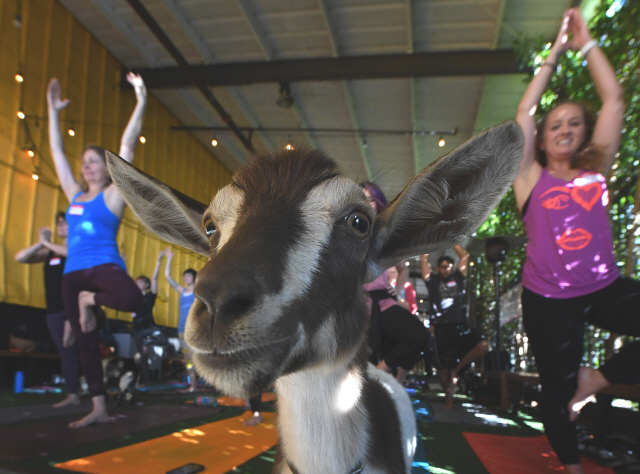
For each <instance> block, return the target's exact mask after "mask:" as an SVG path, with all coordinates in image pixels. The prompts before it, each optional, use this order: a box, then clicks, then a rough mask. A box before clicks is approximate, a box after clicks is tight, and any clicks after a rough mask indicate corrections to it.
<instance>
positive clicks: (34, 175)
mask: <svg viewBox="0 0 640 474" xmlns="http://www.w3.org/2000/svg"><path fill="white" fill-rule="evenodd" d="M31 177H32V178H33V179H34V180H35V181H38V180H39V179H40V176H38V172H37V171H34V172H33V173H31Z"/></svg>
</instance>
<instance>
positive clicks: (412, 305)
mask: <svg viewBox="0 0 640 474" xmlns="http://www.w3.org/2000/svg"><path fill="white" fill-rule="evenodd" d="M387 271H388V272H389V284H390V285H391V287H392V288H393V289H394V290H395V292H396V296H397V297H398V304H399V305H400V306H402V307H403V308H404V309H406V310H409V312H410V313H411V314H418V302H417V300H416V290H415V289H414V288H413V285H412V284H411V282H410V281H409V280H407V281H405V282H404V288H402V289H401V290H399V291H398V287H397V283H398V277H399V274H398V269H397V268H396V267H391V268H388V269H387Z"/></svg>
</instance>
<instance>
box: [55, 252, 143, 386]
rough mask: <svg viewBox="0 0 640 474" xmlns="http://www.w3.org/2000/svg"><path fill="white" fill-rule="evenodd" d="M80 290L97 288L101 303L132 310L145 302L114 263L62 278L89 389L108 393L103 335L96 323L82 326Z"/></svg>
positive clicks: (68, 310) (127, 277) (96, 297)
mask: <svg viewBox="0 0 640 474" xmlns="http://www.w3.org/2000/svg"><path fill="white" fill-rule="evenodd" d="M81 291H91V292H94V293H95V294H96V296H95V302H96V305H98V306H106V307H108V308H113V309H116V310H118V311H125V312H129V313H130V312H133V311H137V310H138V308H139V307H140V305H141V304H142V293H141V292H140V289H139V288H138V286H137V285H136V282H135V281H133V280H132V279H131V277H130V276H129V275H128V274H127V272H125V271H124V270H123V269H121V268H120V267H118V266H117V265H114V264H111V263H106V264H104V265H98V266H97V267H92V268H87V269H85V270H77V271H75V272H71V273H67V274H65V275H64V277H63V278H62V297H63V301H64V309H65V312H66V313H67V319H68V320H69V322H70V323H71V327H72V328H73V332H74V334H75V336H76V339H77V341H78V351H79V354H80V365H81V366H82V373H83V374H84V376H85V378H86V379H87V384H88V385H89V393H91V396H92V397H95V396H99V395H104V393H105V391H104V382H103V380H102V358H101V356H100V337H99V334H98V328H97V327H96V328H95V329H93V331H90V332H82V330H81V329H80V308H79V307H78V295H79V294H80V292H81Z"/></svg>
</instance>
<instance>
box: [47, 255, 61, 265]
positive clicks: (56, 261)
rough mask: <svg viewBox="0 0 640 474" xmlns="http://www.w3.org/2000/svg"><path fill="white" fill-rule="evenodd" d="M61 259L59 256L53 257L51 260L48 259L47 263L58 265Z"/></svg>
mask: <svg viewBox="0 0 640 474" xmlns="http://www.w3.org/2000/svg"><path fill="white" fill-rule="evenodd" d="M61 261H62V260H60V257H53V258H52V259H51V260H49V265H60V262H61Z"/></svg>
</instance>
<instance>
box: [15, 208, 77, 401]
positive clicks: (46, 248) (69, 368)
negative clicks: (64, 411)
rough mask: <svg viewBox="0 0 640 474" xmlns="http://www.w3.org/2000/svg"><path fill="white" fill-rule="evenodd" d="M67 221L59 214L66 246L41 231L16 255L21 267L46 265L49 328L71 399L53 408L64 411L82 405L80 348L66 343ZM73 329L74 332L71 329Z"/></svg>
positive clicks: (60, 233) (58, 225)
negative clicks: (64, 288)
mask: <svg viewBox="0 0 640 474" xmlns="http://www.w3.org/2000/svg"><path fill="white" fill-rule="evenodd" d="M67 230H68V226H67V219H66V217H65V214H64V212H63V211H60V212H58V213H57V214H56V234H57V235H58V237H59V238H60V239H62V244H56V243H54V242H52V241H51V229H49V228H48V227H43V228H41V229H38V232H39V234H40V240H39V241H38V242H37V243H35V244H33V245H32V246H31V247H27V248H26V249H22V250H20V251H19V252H18V253H16V256H15V259H16V261H17V262H20V263H44V267H43V270H44V293H45V300H46V303H47V326H48V327H49V332H50V333H51V338H52V339H53V342H54V343H55V344H56V347H57V348H58V352H59V353H60V360H61V362H62V376H63V377H64V380H65V384H66V385H67V397H66V398H65V399H64V400H62V401H61V402H58V403H56V404H55V405H53V407H54V408H60V407H64V406H67V405H78V404H79V403H80V396H79V395H78V393H79V391H80V385H79V377H80V370H79V367H78V345H77V344H76V343H75V341H70V344H69V345H68V346H65V345H64V344H63V343H62V339H63V335H64V327H65V325H67V326H68V325H69V321H67V316H66V314H65V312H64V304H63V302H62V274H63V271H64V263H65V261H66V259H67V245H66V243H67ZM69 329H70V328H69Z"/></svg>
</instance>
